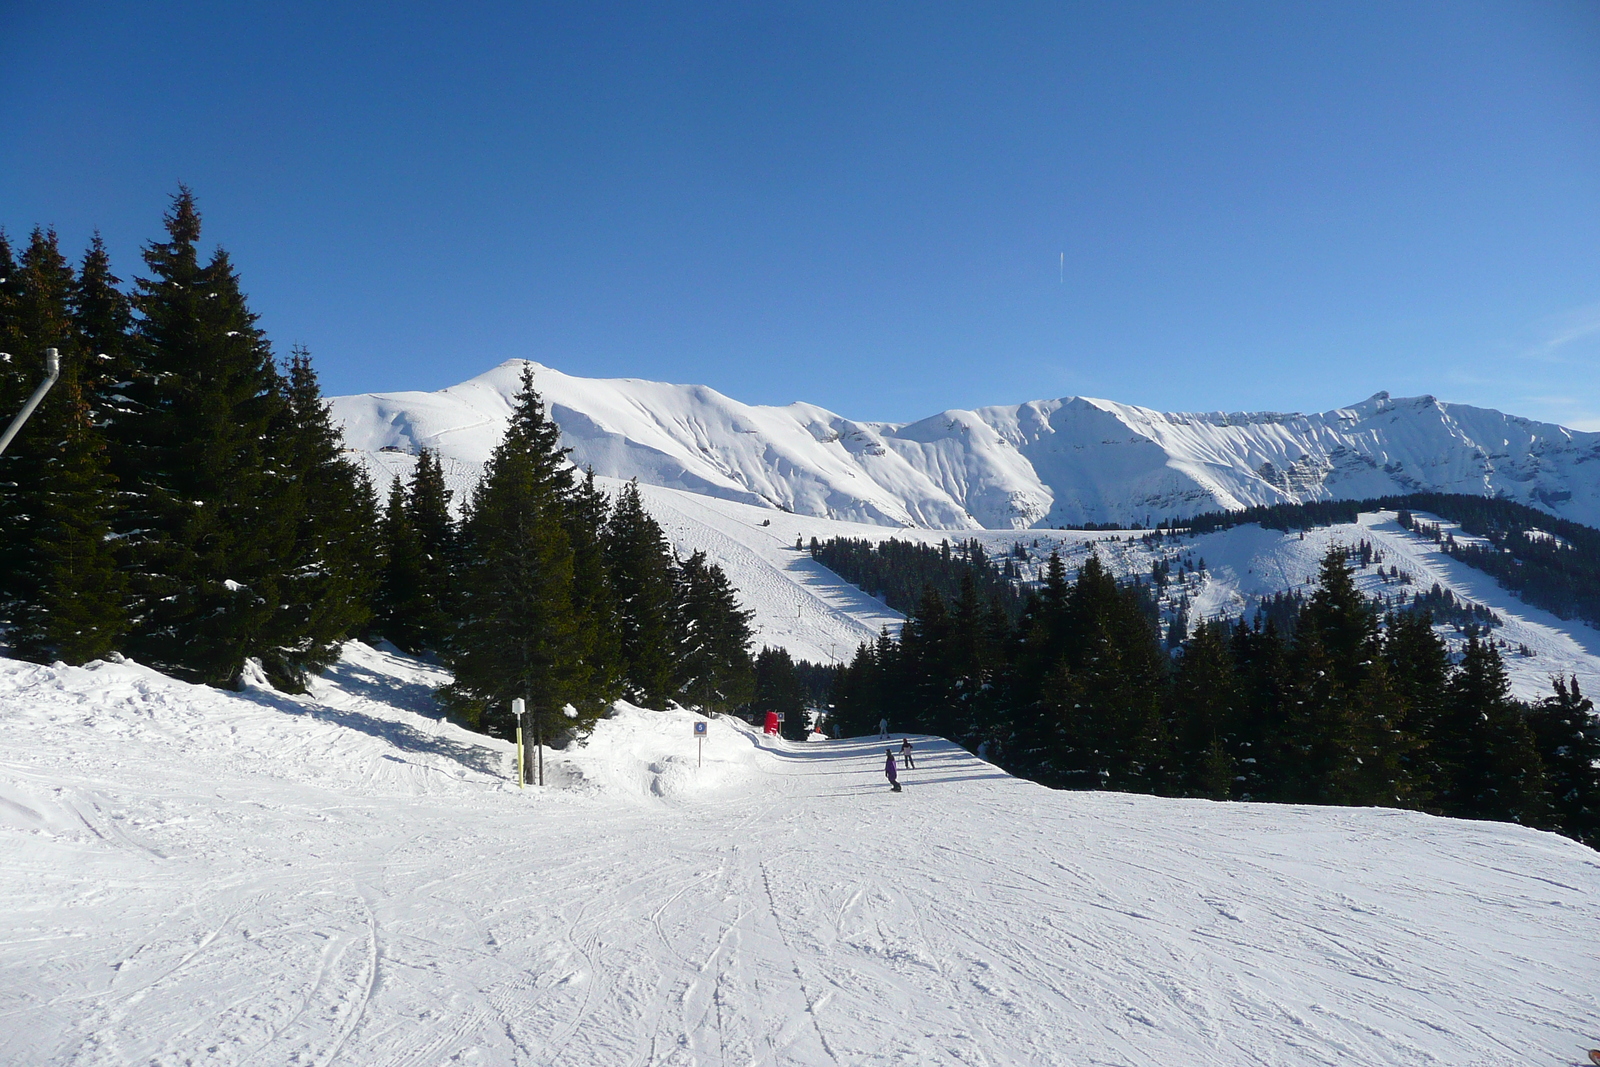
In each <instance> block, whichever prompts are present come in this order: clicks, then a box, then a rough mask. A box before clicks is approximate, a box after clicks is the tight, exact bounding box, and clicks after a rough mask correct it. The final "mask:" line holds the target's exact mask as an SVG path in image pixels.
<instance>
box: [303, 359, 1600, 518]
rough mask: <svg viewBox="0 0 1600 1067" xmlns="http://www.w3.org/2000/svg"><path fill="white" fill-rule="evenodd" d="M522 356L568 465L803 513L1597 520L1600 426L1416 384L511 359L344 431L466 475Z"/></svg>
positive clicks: (486, 442) (370, 402) (375, 397)
mask: <svg viewBox="0 0 1600 1067" xmlns="http://www.w3.org/2000/svg"><path fill="white" fill-rule="evenodd" d="M525 366H532V367H533V369H534V372H535V373H534V383H535V386H536V387H537V388H538V389H539V391H540V392H541V394H542V395H543V396H544V398H545V400H546V401H547V403H548V405H549V411H550V414H551V416H552V417H553V418H554V419H555V420H556V422H557V423H559V424H560V426H561V431H562V440H563V443H564V444H565V445H566V446H567V447H569V448H571V449H572V457H573V459H574V461H575V462H577V463H578V464H579V465H580V466H591V467H593V468H594V469H595V471H596V472H597V473H599V474H601V475H605V476H608V477H613V478H621V479H624V480H626V479H629V478H638V479H639V480H640V481H641V482H643V483H645V484H648V485H658V486H663V487H666V488H673V489H683V490H687V491H689V492H693V493H698V494H702V495H706V496H713V497H719V498H722V499H726V500H735V501H740V502H743V503H747V504H755V505H759V506H762V507H767V508H775V509H784V510H788V511H792V512H795V513H797V514H800V515H809V516H814V517H817V518H829V519H843V520H848V521H853V522H865V523H874V524H879V525H886V526H919V527H929V528H945V529H967V528H972V529H976V528H989V529H1012V528H1029V527H1048V526H1063V525H1081V524H1083V523H1086V522H1097V523H1104V522H1120V523H1123V524H1131V523H1133V522H1140V523H1143V524H1144V525H1146V526H1149V525H1153V524H1154V523H1155V522H1158V521H1160V520H1161V519H1169V518H1186V517H1189V516H1192V515H1195V514H1198V513H1201V512H1207V511H1221V510H1232V509H1237V508H1242V507H1248V506H1250V505H1253V504H1277V503H1284V502H1302V501H1308V500H1359V499H1366V498H1373V497H1380V496H1385V495H1390V494H1400V493H1411V492H1419V491H1434V492H1446V493H1467V494H1471V495H1479V496H1504V497H1507V498H1509V499H1512V500H1516V501H1519V502H1521V503H1525V504H1529V505H1532V506H1533V507H1537V508H1543V509H1545V510H1547V511H1550V512H1552V513H1554V514H1557V515H1561V516H1564V517H1566V518H1571V519H1575V520H1577V521H1579V522H1583V523H1587V524H1589V525H1600V465H1595V464H1594V462H1593V461H1595V460H1597V459H1600V434H1595V433H1584V432H1581V431H1576V430H1569V429H1566V428H1565V427H1562V426H1557V425H1554V424H1552V423H1542V422H1535V421H1532V420H1529V419H1524V418H1519V417H1517V416H1514V415H1506V414H1503V413H1501V412H1498V411H1493V410H1490V409H1487V408H1475V407H1468V406H1464V405H1460V404H1447V403H1443V402H1441V401H1439V400H1436V399H1435V398H1433V397H1431V396H1422V397H1411V398H1404V399H1400V398H1393V397H1390V396H1389V394H1388V393H1378V394H1376V395H1374V396H1372V397H1370V398H1368V399H1367V400H1364V401H1362V402H1361V403H1359V404H1352V405H1351V406H1349V407H1346V408H1338V409H1336V410H1333V411H1326V412H1322V413H1320V414H1307V415H1302V414H1280V413H1276V412H1265V413H1263V412H1255V413H1234V414H1225V413H1223V412H1203V413H1175V412H1159V411H1153V410H1151V409H1149V408H1141V407H1136V406H1133V405H1130V404H1118V403H1114V402H1112V401H1109V400H1094V399H1090V398H1088V397H1063V398H1060V399H1056V400H1036V401H1030V402H1029V403H1025V404H1017V405H1012V406H1005V407H987V408H980V409H978V410H976V411H946V412H943V413H941V414H938V415H935V416H932V417H931V418H926V419H923V420H921V421H918V422H912V423H888V422H859V421H855V420H852V419H848V418H845V417H844V416H841V415H837V414H835V413H833V412H831V411H827V410H825V409H823V408H820V407H817V406H815V405H813V404H803V403H796V404H790V405H788V406H786V407H764V406H759V405H752V404H744V403H741V402H739V401H737V400H734V399H732V398H730V397H727V396H724V395H722V394H721V393H719V392H717V391H716V390H715V389H711V388H709V387H707V386H701V385H669V384H666V383H663V382H649V381H641V380H638V379H633V378H623V379H597V378H579V377H575V376H573V375H569V374H563V373H561V372H560V371H558V370H554V369H552V368H549V367H543V366H539V365H538V364H529V363H526V362H525V361H523V360H508V361H506V362H505V363H502V364H501V365H500V366H498V367H495V368H494V369H493V370H490V371H488V372H487V373H484V374H481V375H479V376H478V377H476V378H473V379H471V380H470V381H466V382H463V383H461V384H459V385H454V386H451V387H450V388H448V389H443V390H440V391H439V392H436V393H421V392H400V393H369V394H363V395H359V396H345V397H337V398H335V399H334V401H333V411H334V416H335V419H336V421H337V422H339V423H340V424H341V425H342V426H343V428H344V433H345V437H346V440H347V441H348V442H349V443H350V445H351V446H352V447H353V448H355V449H357V450H359V451H362V452H365V453H369V454H379V452H380V450H382V449H389V450H392V451H390V452H388V453H382V455H385V456H393V455H396V454H405V453H414V452H416V451H418V450H419V449H422V448H432V449H435V450H437V451H438V452H439V453H440V454H441V456H442V457H443V458H444V460H445V461H446V464H447V465H448V466H451V467H452V468H457V469H461V470H463V471H472V470H475V469H476V468H477V467H478V466H480V465H481V464H482V463H483V462H484V460H486V459H487V458H488V456H489V453H490V452H491V451H492V450H493V449H494V447H495V445H496V444H498V443H499V440H500V437H501V435H502V433H503V432H504V429H505V424H506V420H507V418H508V417H509V415H510V413H511V410H512V398H513V397H514V396H515V394H516V392H517V390H518V388H519V386H520V382H521V377H522V370H523V368H524V367H525Z"/></svg>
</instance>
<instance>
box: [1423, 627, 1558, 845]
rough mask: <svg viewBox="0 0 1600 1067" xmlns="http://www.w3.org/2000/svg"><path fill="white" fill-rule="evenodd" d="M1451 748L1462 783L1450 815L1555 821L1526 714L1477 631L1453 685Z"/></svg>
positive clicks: (1453, 790) (1451, 798) (1452, 789)
mask: <svg viewBox="0 0 1600 1067" xmlns="http://www.w3.org/2000/svg"><path fill="white" fill-rule="evenodd" d="M1441 747H1444V748H1445V749H1446V750H1447V751H1448V752H1449V754H1450V755H1449V765H1450V766H1452V767H1453V768H1455V769H1456V777H1455V780H1454V781H1453V782H1452V783H1451V784H1450V786H1449V788H1448V789H1447V790H1445V791H1444V792H1443V795H1442V798H1443V800H1444V801H1445V813H1446V814H1448V815H1455V816H1458V817H1461V818H1467V819H1494V820H1498V821H1501V822H1518V823H1522V824H1524V825H1527V826H1543V825H1545V824H1546V823H1547V822H1548V820H1549V818H1550V806H1549V794H1548V789H1547V786H1546V782H1545V777H1544V766H1543V764H1542V762H1541V760H1540V759H1539V750H1538V748H1537V746H1536V745H1535V743H1534V739H1533V732H1532V731H1531V730H1530V729H1529V727H1528V722H1527V719H1526V717H1525V714H1524V709H1523V707H1522V705H1521V704H1519V703H1518V702H1517V701H1516V700H1515V699H1514V698H1513V697H1512V695H1511V683H1510V681H1509V680H1508V679H1507V677H1506V669H1505V665H1504V664H1503V663H1502V662H1501V660H1500V653H1499V652H1497V651H1496V650H1495V647H1494V645H1492V644H1490V643H1489V642H1488V641H1486V640H1484V639H1483V638H1481V637H1480V636H1478V635H1477V634H1472V635H1470V636H1469V638H1468V640H1467V647H1466V651H1465V652H1464V653H1463V654H1462V657H1461V663H1460V665H1459V666H1458V667H1457V668H1456V671H1455V674H1454V676H1453V677H1452V678H1451V681H1450V693H1449V704H1448V706H1447V712H1446V738H1445V742H1444V744H1443V745H1442V746H1441Z"/></svg>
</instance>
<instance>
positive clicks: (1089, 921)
mask: <svg viewBox="0 0 1600 1067" xmlns="http://www.w3.org/2000/svg"><path fill="white" fill-rule="evenodd" d="M430 680H434V674H433V672H431V671H430V670H429V669H428V668H426V667H423V666H421V665H417V664H415V663H412V662H410V661H405V660H403V659H400V658H397V657H393V656H385V655H383V654H381V653H378V652H375V651H372V650H369V649H364V648H362V647H361V646H355V645H353V646H351V647H350V649H349V658H348V659H347V660H346V661H345V663H343V664H341V665H340V666H339V667H337V668H336V669H335V670H334V672H332V673H331V675H330V677H329V678H328V680H327V681H325V682H321V683H319V684H318V685H317V686H316V688H315V695H314V697H311V698H290V697H285V696H281V695H278V694H274V693H270V692H266V691H258V692H255V693H246V694H230V693H223V692H219V691H216V690H211V689H205V688H203V687H195V686H187V685H184V684H182V683H179V682H174V681H171V680H168V679H164V678H161V677H160V676H158V675H154V674H153V673H151V672H148V671H145V670H143V669H142V668H139V667H137V666H135V665H132V664H120V665H111V664H106V665H98V666H93V667H90V668H82V669H77V668H49V667H40V666H35V665H31V664H22V663H17V662H14V661H6V660H0V724H3V729H4V731H5V736H6V738H7V745H6V748H5V751H4V753H3V754H0V857H3V862H0V892H3V894H4V899H5V900H6V901H7V905H8V906H7V907H6V908H5V909H3V911H0V976H3V979H4V980H3V982H0V990H3V993H0V1016H3V1017H4V1020H5V1023H4V1025H0V1061H3V1062H6V1063H18V1064H22V1063H27V1064H37V1065H49V1064H77V1065H98V1064H106V1065H111V1064H115V1065H119V1067H120V1065H121V1064H127V1063H149V1064H162V1065H165V1064H179V1063H201V1062H204V1063H210V1064H258V1063H308V1064H310V1063H315V1064H319V1065H335V1064H356V1063H359V1064H373V1065H380V1064H381V1065H387V1067H401V1065H407V1067H409V1065H418V1067H420V1065H431V1064H438V1063H461V1064H495V1065H521V1064H529V1065H532V1064H539V1065H583V1067H591V1065H592V1067H609V1065H613V1064H616V1065H623V1064H680V1065H706V1067H711V1065H715V1067H723V1065H733V1064H738V1065H746V1064H757V1065H779V1064H783V1065H797V1067H808V1065H813V1064H816V1065H837V1064H851V1065H878V1064H893V1063H915V1064H919V1065H928V1067H938V1065H952V1067H953V1065H958V1064H959V1065H963V1067H966V1065H972V1064H991V1065H999V1064H1005V1065H1018V1067H1029V1065H1045V1064H1051V1065H1054V1064H1067V1063H1073V1064H1082V1063H1098V1064H1151V1063H1161V1064H1168V1063H1183V1064H1207V1065H1217V1067H1230V1065H1235V1064H1238V1065H1246V1064H1249V1065H1256V1064H1265V1065H1301V1064H1327V1065H1338V1067H1361V1065H1379V1064H1383V1065H1389V1064H1394V1065H1399V1064H1404V1065H1424V1064H1429V1065H1437V1064H1451V1065H1456V1064H1467V1065H1473V1064H1484V1065H1487V1064H1498V1063H1511V1062H1515V1063H1542V1064H1567V1063H1572V1062H1574V1061H1575V1059H1576V1058H1577V1057H1578V1056H1579V1055H1581V1053H1580V1051H1579V1050H1580V1049H1581V1048H1582V1047H1587V1046H1589V1045H1592V1044H1594V1043H1595V1038H1596V1037H1597V1036H1600V1035H1597V1034H1596V1033H1595V1032H1594V1030H1593V1026H1594V1021H1595V1019H1596V1018H1597V1009H1600V1002H1597V999H1596V990H1600V964H1597V963H1596V957H1595V954H1594V953H1593V951H1592V946H1593V945H1594V944H1595V943H1596V942H1597V940H1600V908H1597V907H1596V904H1595V901H1596V899H1600V860H1597V859H1596V855H1595V853H1593V852H1592V851H1589V850H1587V849H1584V848H1582V847H1581V846H1579V845H1577V844H1575V843H1573V842H1571V841H1567V840H1565V839H1562V838H1558V837H1555V836H1552V835H1549V834H1543V833H1538V832H1534V831H1530V830H1525V829H1521V828H1518V827H1514V826H1507V825H1500V824H1488V823H1478V824H1475V823H1465V822H1456V821H1451V820H1443V819H1435V818H1430V817H1427V816H1423V815H1418V814H1414V813H1404V812H1396V811H1387V810H1381V809H1365V810H1358V809H1340V808H1297V807H1275V806H1269V805H1251V804H1214V803H1209V802H1204V801H1176V800H1165V799H1160V798H1155V797H1140V796H1126V795H1117V794H1095V793H1055V792H1051V791H1049V790H1046V789H1043V788H1041V787H1038V786H1034V785H1031V784H1028V783H1025V782H1021V781H1019V780H1017V779H1014V778H1011V777H1009V776H1007V775H1005V774H1003V773H1001V772H999V771H998V770H996V769H995V768H994V767H992V766H990V765H988V764H985V763H983V762H981V761H979V760H977V759H975V758H974V757H972V756H970V755H968V754H966V753H964V752H961V751H959V750H956V749H953V748H952V747H950V746H948V745H945V744H943V743H942V742H937V741H933V740H930V739H924V740H923V741H922V742H921V743H920V744H919V753H920V758H919V760H918V767H917V769H916V770H913V771H908V772H907V773H906V774H905V775H904V780H905V781H906V782H907V788H906V792H905V793H904V794H903V795H898V796H897V795H891V794H889V793H888V792H887V791H886V790H885V789H884V787H883V780H882V777H881V768H880V764H881V760H882V753H881V749H880V748H879V747H878V746H876V745H875V744H873V743H870V742H828V743H818V744H813V745H808V746H802V745H791V744H789V743H786V742H781V741H777V742H773V741H765V740H763V739H761V738H759V737H758V736H756V735H754V734H753V733H752V732H751V731H749V730H748V729H746V728H744V727H743V726H742V724H736V723H732V722H729V721H726V720H717V721H715V722H713V723H712V724H711V736H710V738H709V740H708V743H707V745H706V750H705V759H706V765H705V767H704V768H703V769H701V768H698V767H697V766H696V765H695V747H694V744H693V741H692V740H691V734H690V728H689V724H690V722H691V717H690V716H688V715H685V714H661V713H650V712H639V711H635V710H625V711H623V712H622V713H621V714H620V715H619V717H618V718H616V719H613V720H608V721H605V722H603V723H602V724H601V725H600V728H599V730H597V732H596V734H595V736H594V738H593V739H592V741H591V742H590V744H589V745H587V746H586V747H585V748H583V749H580V750H574V751H572V752H570V753H564V754H560V755H558V756H555V757H553V758H552V763H551V769H552V778H553V779H556V780H559V781H560V782H561V783H563V784H562V785H561V786H559V787H550V788H546V789H542V790H541V789H529V790H527V791H525V792H519V791H518V790H517V789H516V788H515V786H514V785H510V784H508V783H506V782H505V781H504V780H503V778H497V775H503V774H504V773H505V772H506V771H507V770H508V769H509V764H510V761H509V746H507V745H506V744H505V743H504V742H498V741H494V740H490V739H486V738H481V737H476V736H474V735H470V734H466V733H464V732H462V731H460V730H457V729H456V728H455V727H452V726H448V725H443V724H440V723H439V722H438V721H437V720H436V719H435V718H433V717H432V715H431V714H429V709H428V707H427V705H426V700H425V695H424V686H425V685H426V684H427V683H428V682H429V681H430ZM386 694H390V695H393V696H394V697H395V698H396V699H397V700H398V702H399V703H400V704H402V705H405V706H404V707H399V706H394V705H391V704H388V703H385V702H384V700H383V697H384V696H385V695H386Z"/></svg>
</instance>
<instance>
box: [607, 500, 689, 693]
mask: <svg viewBox="0 0 1600 1067" xmlns="http://www.w3.org/2000/svg"><path fill="white" fill-rule="evenodd" d="M604 547H605V559H606V568H607V571H608V572H609V574H610V576H611V585H612V589H613V590H614V591H615V597H616V599H615V604H616V617H617V636H618V643H619V646H620V652H621V662H622V669H623V686H624V691H625V692H626V694H627V696H628V699H629V700H631V701H633V702H634V703H637V704H643V705H645V706H647V707H662V706H664V705H665V704H666V702H667V701H668V700H670V699H672V695H673V686H672V676H673V664H672V631H673V627H674V625H675V623H674V620H673V617H672V604H673V593H674V577H673V571H674V563H673V555H672V549H671V547H670V546H669V545H668V544H667V538H666V535H665V534H663V533H662V532H661V527H660V526H659V525H657V523H656V521H655V519H653V518H651V517H650V513H649V512H647V511H646V510H645V509H644V501H643V499H642V498H641V497H640V495H639V483H638V482H637V481H633V482H629V483H628V484H627V485H626V486H624V487H623V489H622V492H621V493H620V494H619V495H618V497H617V501H616V505H615V506H614V507H613V508H612V511H611V516H610V519H609V521H608V522H607V523H606V531H605V538H604Z"/></svg>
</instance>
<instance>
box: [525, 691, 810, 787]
mask: <svg viewBox="0 0 1600 1067" xmlns="http://www.w3.org/2000/svg"><path fill="white" fill-rule="evenodd" d="M697 722H703V723H705V724H706V734H705V741H704V742H703V743H702V742H698V741H697V740H696V738H695V734H694V724H695V723H697ZM788 744H789V742H786V741H783V740H782V739H781V738H768V737H765V736H763V735H762V734H761V733H759V732H758V731H757V730H756V729H755V728H754V727H752V726H750V725H749V724H748V723H745V722H743V721H741V720H739V719H735V718H732V717H731V716H722V715H717V716H710V717H708V716H704V715H701V714H699V713H698V712H692V711H685V710H683V709H681V708H673V709H670V710H668V711H650V710H646V709H644V708H639V707H635V706H634V705H631V704H627V703H622V702H619V703H618V704H617V706H616V709H615V711H614V712H613V714H612V715H611V716H610V717H609V718H606V719H602V720H600V722H598V723H597V724H596V725H595V730H594V733H593V734H592V735H591V736H590V737H589V738H588V739H587V740H586V741H585V742H584V743H583V744H581V745H576V746H574V747H573V748H571V749H569V750H567V751H565V752H563V753H561V754H560V755H559V756H558V757H557V758H556V764H557V767H558V769H557V777H556V778H555V779H551V778H549V777H548V775H547V778H546V780H547V781H555V782H557V783H558V784H560V785H565V786H570V787H574V788H578V789H580V790H583V791H587V792H595V793H600V794H604V795H607V796H614V797H619V798H624V799H628V800H643V801H662V800H665V801H684V800H689V799H695V798H705V797H713V796H716V795H718V794H720V793H726V792H728V791H729V790H732V789H735V788H737V787H740V786H748V785H749V783H750V782H751V781H752V780H753V779H755V778H756V777H757V776H759V775H760V774H761V773H763V771H764V770H767V769H769V768H770V767H771V765H772V761H773V753H774V751H776V750H778V749H780V748H781V747H784V746H787V745H788ZM548 766H549V765H548V763H547V769H548Z"/></svg>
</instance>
